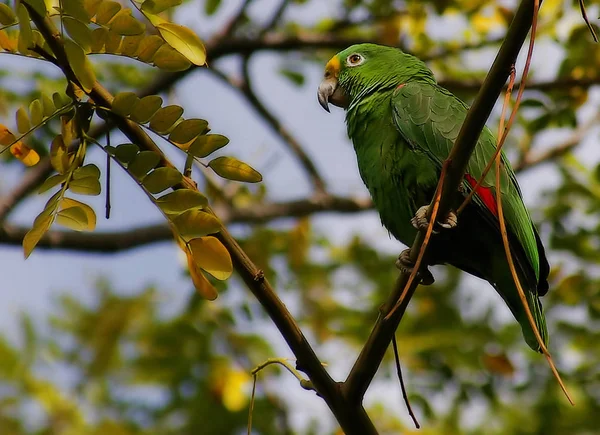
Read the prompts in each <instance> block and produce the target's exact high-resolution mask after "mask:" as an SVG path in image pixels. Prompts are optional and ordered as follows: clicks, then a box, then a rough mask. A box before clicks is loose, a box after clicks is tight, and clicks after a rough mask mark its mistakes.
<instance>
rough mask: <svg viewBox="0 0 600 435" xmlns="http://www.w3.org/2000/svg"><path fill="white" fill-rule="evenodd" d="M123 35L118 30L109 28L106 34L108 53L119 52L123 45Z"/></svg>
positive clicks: (105, 46) (105, 48)
mask: <svg viewBox="0 0 600 435" xmlns="http://www.w3.org/2000/svg"><path fill="white" fill-rule="evenodd" d="M122 40H123V37H122V36H121V35H119V34H118V33H117V32H113V31H112V30H109V32H108V33H107V34H106V42H105V43H104V51H105V52H106V53H111V54H118V53H119V49H120V47H121V41H122Z"/></svg>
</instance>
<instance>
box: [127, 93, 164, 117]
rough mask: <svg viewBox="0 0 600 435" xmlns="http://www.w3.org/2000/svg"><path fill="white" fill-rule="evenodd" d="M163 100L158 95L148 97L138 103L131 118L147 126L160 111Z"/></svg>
mask: <svg viewBox="0 0 600 435" xmlns="http://www.w3.org/2000/svg"><path fill="white" fill-rule="evenodd" d="M162 103H163V100H162V98H161V97H159V96H158V95H147V96H145V97H144V98H142V99H141V100H139V101H138V102H137V104H136V105H135V106H134V108H133V111H132V112H131V113H130V115H129V117H130V118H131V119H132V120H134V121H135V122H139V123H140V124H145V123H147V122H148V121H150V118H152V117H153V116H154V114H155V113H156V112H157V111H158V109H160V106H162Z"/></svg>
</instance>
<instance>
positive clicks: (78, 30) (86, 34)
mask: <svg viewBox="0 0 600 435" xmlns="http://www.w3.org/2000/svg"><path fill="white" fill-rule="evenodd" d="M63 24H64V26H65V29H66V30H67V33H68V34H69V36H71V38H73V40H74V41H75V42H77V44H79V46H80V47H81V48H83V51H85V52H86V53H88V52H89V51H90V47H91V46H92V31H91V30H90V28H89V27H88V26H86V25H85V24H83V23H82V22H81V21H79V20H76V19H75V18H71V17H63Z"/></svg>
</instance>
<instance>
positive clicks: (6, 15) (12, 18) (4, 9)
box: [0, 3, 17, 26]
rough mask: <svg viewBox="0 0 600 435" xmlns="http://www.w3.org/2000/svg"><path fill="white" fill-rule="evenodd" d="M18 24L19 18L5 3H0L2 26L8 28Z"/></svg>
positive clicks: (0, 22) (0, 21)
mask: <svg viewBox="0 0 600 435" xmlns="http://www.w3.org/2000/svg"><path fill="white" fill-rule="evenodd" d="M16 22H17V16H16V15H15V13H14V12H13V10H12V8H11V7H10V6H8V5H5V4H4V3H0V24H2V25H3V26H8V25H10V24H14V23H16Z"/></svg>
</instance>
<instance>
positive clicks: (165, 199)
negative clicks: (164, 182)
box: [156, 189, 208, 214]
mask: <svg viewBox="0 0 600 435" xmlns="http://www.w3.org/2000/svg"><path fill="white" fill-rule="evenodd" d="M156 204H157V205H158V206H159V207H160V209H161V210H162V211H163V212H164V213H166V214H177V213H181V212H184V211H186V210H190V209H193V208H204V207H206V206H207V205H208V199H207V198H206V196H204V195H202V194H201V193H200V192H197V191H195V190H192V189H177V190H176V191H175V192H171V193H167V194H166V195H163V196H161V197H160V198H158V199H157V200H156Z"/></svg>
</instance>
